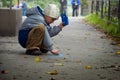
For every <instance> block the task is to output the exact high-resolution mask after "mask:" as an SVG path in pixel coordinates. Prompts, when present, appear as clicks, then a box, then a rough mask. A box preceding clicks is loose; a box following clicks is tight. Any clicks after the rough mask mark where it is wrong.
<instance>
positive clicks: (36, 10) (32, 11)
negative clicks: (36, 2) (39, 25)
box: [26, 6, 43, 17]
mask: <svg viewBox="0 0 120 80" xmlns="http://www.w3.org/2000/svg"><path fill="white" fill-rule="evenodd" d="M31 15H42V16H43V10H42V9H41V8H40V7H39V6H36V7H33V8H30V9H28V10H27V12H26V16H27V17H29V16H31Z"/></svg>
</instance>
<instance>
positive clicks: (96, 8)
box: [96, 0, 99, 15]
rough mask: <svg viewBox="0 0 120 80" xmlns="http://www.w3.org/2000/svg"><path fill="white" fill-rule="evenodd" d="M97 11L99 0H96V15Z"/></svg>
mask: <svg viewBox="0 0 120 80" xmlns="http://www.w3.org/2000/svg"><path fill="white" fill-rule="evenodd" d="M98 11H99V1H98V0H97V1H96V14H97V15H98Z"/></svg>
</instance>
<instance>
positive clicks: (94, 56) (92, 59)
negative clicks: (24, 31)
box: [0, 18, 120, 80]
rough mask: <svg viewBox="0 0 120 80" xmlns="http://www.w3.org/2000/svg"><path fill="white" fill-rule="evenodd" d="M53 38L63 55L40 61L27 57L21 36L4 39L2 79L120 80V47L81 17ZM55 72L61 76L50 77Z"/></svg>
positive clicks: (0, 62)
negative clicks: (118, 52)
mask: <svg viewBox="0 0 120 80" xmlns="http://www.w3.org/2000/svg"><path fill="white" fill-rule="evenodd" d="M58 22H59V21H57V22H55V23H54V24H56V23H58ZM52 39H53V42H54V47H55V48H57V49H59V50H60V51H61V55H58V56H56V55H52V54H51V53H48V54H45V55H41V56H39V58H40V62H36V61H35V60H34V59H35V58H36V57H37V56H30V55H25V54H24V52H25V49H23V48H22V47H21V46H20V45H19V44H18V41H17V36H16V37H0V71H1V73H0V80H120V74H119V73H120V55H116V54H115V52H116V51H118V50H120V47H118V46H116V45H111V40H109V39H107V38H106V37H105V35H104V34H103V33H101V32H98V31H96V30H95V29H94V28H93V27H91V26H89V25H86V24H84V23H83V22H82V19H81V18H70V24H69V26H66V27H65V28H64V29H63V30H62V32H60V34H59V35H57V36H56V37H54V38H52ZM54 70H57V72H58V74H56V75H50V74H48V73H50V72H52V71H54Z"/></svg>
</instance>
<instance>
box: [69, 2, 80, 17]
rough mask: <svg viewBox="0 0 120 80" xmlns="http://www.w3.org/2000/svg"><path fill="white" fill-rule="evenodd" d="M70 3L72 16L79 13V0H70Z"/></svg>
mask: <svg viewBox="0 0 120 80" xmlns="http://www.w3.org/2000/svg"><path fill="white" fill-rule="evenodd" d="M71 4H72V16H73V17H74V16H78V14H79V6H80V0H71Z"/></svg>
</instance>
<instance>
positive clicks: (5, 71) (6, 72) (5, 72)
mask: <svg viewBox="0 0 120 80" xmlns="http://www.w3.org/2000/svg"><path fill="white" fill-rule="evenodd" d="M1 73H2V74H8V73H9V71H7V70H2V71H1Z"/></svg>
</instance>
